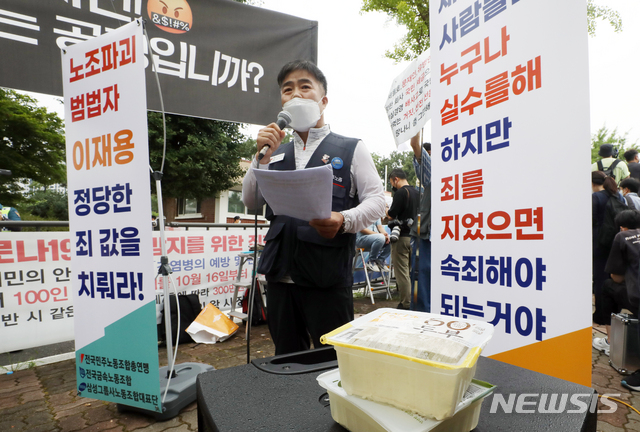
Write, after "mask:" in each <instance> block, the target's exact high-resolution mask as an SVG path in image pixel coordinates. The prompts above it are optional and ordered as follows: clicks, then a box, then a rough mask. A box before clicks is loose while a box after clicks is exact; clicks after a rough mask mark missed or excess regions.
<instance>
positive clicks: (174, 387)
mask: <svg viewBox="0 0 640 432" xmlns="http://www.w3.org/2000/svg"><path fill="white" fill-rule="evenodd" d="M143 30H144V35H145V37H146V39H147V44H149V35H148V34H147V29H146V26H143ZM151 57H152V63H153V69H154V71H155V76H156V82H157V84H158V92H159V94H160V105H161V107H162V124H163V131H164V144H165V148H166V125H165V110H164V102H163V99H162V89H161V88H160V79H159V78H158V72H157V69H156V66H155V62H154V60H153V56H151ZM163 157H164V155H163ZM162 166H164V162H163V164H162ZM150 169H151V168H150ZM151 172H152V176H153V179H154V180H155V182H156V193H157V196H158V219H159V227H160V247H161V249H162V256H161V257H160V268H159V269H158V274H159V275H160V276H161V277H162V292H163V295H164V324H165V333H166V339H167V341H166V342H167V362H168V364H167V366H164V367H161V368H160V374H159V375H160V376H159V380H160V391H161V393H162V394H163V397H162V412H156V411H151V410H147V409H144V408H138V407H132V406H129V405H123V404H117V409H118V411H119V412H124V411H134V412H139V413H142V414H145V415H148V416H151V417H153V418H155V419H156V420H159V421H165V420H169V419H172V418H173V417H176V416H177V415H178V414H180V411H181V410H182V409H184V408H185V407H186V406H187V405H189V404H191V403H193V402H195V400H196V396H197V395H196V379H197V378H198V375H199V374H201V373H203V372H207V371H210V370H214V369H215V368H214V367H213V366H211V365H206V364H203V363H182V364H179V365H177V367H176V364H175V358H174V356H173V340H172V338H173V332H172V329H171V303H170V300H169V281H168V278H170V277H171V276H170V275H171V273H173V270H172V269H171V266H170V265H169V258H168V256H167V246H166V237H165V232H164V206H163V198H162V183H161V180H162V175H163V173H162V168H160V171H153V169H151ZM174 287H175V283H174ZM176 308H177V312H178V330H177V331H176V333H178V332H179V331H180V301H179V299H178V296H177V295H176ZM176 339H177V340H176V352H177V348H178V342H180V337H179V335H178V337H177V338H176Z"/></svg>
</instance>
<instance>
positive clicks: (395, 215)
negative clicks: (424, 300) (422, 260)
mask: <svg viewBox="0 0 640 432" xmlns="http://www.w3.org/2000/svg"><path fill="white" fill-rule="evenodd" d="M389 182H390V183H391V188H392V190H393V191H394V194H393V202H392V203H391V207H390V208H389V210H388V211H387V216H388V217H389V218H390V219H395V223H396V224H399V227H400V236H399V237H398V239H397V240H396V241H393V242H392V243H391V260H392V261H393V267H394V269H395V275H396V285H397V286H398V292H399V293H400V303H399V304H398V309H409V307H410V306H411V278H410V276H409V267H410V264H411V227H412V225H413V222H414V220H413V218H414V217H415V216H416V214H417V211H418V200H419V199H420V197H419V195H418V191H417V190H416V188H415V187H413V186H411V185H410V184H409V182H407V174H406V173H405V172H404V171H403V170H402V169H400V168H396V169H394V170H393V171H391V173H390V174H389ZM391 225H392V223H391V222H390V223H389V226H391ZM392 240H393V235H392Z"/></svg>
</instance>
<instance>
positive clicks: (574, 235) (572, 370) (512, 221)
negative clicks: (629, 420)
mask: <svg viewBox="0 0 640 432" xmlns="http://www.w3.org/2000/svg"><path fill="white" fill-rule="evenodd" d="M430 13H431V15H430V19H431V32H432V33H431V58H432V65H433V72H432V76H433V83H432V98H433V100H432V104H433V117H432V126H431V127H432V145H433V147H432V148H433V153H432V157H433V164H432V170H433V171H432V173H433V177H432V179H433V181H432V187H433V201H432V203H433V209H432V210H433V212H432V239H433V250H432V251H433V254H432V271H433V273H432V287H433V288H432V299H431V304H432V312H435V313H441V314H444V315H450V316H462V317H465V318H466V317H468V318H474V319H481V320H485V321H487V322H490V323H492V324H493V325H494V326H495V329H496V332H495V334H494V337H493V340H492V341H491V343H490V344H489V345H488V346H487V349H486V350H485V351H484V353H483V354H485V355H488V356H490V357H492V358H495V359H498V360H502V361H505V362H508V363H512V364H516V365H519V366H522V367H526V368H529V369H533V370H536V371H539V372H543V373H546V374H549V375H553V376H556V377H559V378H562V379H566V380H570V381H574V382H578V383H581V384H584V385H587V386H590V384H591V236H590V233H591V228H590V225H591V208H590V197H589V193H590V188H589V186H590V185H589V171H590V151H589V143H590V132H589V79H588V56H587V53H588V52H587V28H586V23H587V19H586V6H585V3H584V1H583V0H566V1H561V2H558V1H552V0H539V1H535V2H532V1H526V0H491V1H489V0H485V1H484V2H481V1H457V2H456V1H450V0H439V1H435V2H434V1H432V2H431V11H430Z"/></svg>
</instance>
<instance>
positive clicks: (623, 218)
mask: <svg viewBox="0 0 640 432" xmlns="http://www.w3.org/2000/svg"><path fill="white" fill-rule="evenodd" d="M615 224H616V225H617V226H618V227H624V228H628V229H630V230H632V229H638V228H640V211H638V210H623V211H621V212H620V213H618V215H617V216H616V218H615Z"/></svg>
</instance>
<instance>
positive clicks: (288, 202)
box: [253, 165, 333, 221]
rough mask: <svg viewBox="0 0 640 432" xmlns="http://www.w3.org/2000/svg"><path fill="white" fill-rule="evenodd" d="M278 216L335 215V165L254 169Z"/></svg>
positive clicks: (265, 194)
mask: <svg viewBox="0 0 640 432" xmlns="http://www.w3.org/2000/svg"><path fill="white" fill-rule="evenodd" d="M253 172H254V174H255V176H256V180H257V182H258V187H259V188H260V192H262V196H263V197H264V199H265V201H266V202H267V204H269V206H270V207H271V210H273V213H274V214H275V215H285V216H291V217H294V218H297V219H302V220H306V221H310V220H311V219H327V218H329V217H331V195H332V188H333V169H332V168H331V165H325V166H321V167H316V168H307V169H303V170H294V171H276V170H253Z"/></svg>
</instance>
